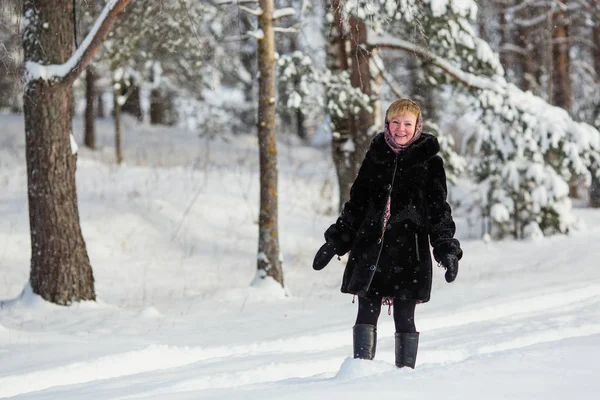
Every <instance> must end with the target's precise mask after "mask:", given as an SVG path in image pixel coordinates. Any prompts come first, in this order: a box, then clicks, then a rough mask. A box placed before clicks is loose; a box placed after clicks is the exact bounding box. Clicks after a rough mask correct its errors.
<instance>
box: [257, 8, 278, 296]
mask: <svg viewBox="0 0 600 400" xmlns="http://www.w3.org/2000/svg"><path fill="white" fill-rule="evenodd" d="M259 5H260V9H261V10H262V14H261V15H260V16H259V17H258V28H259V29H260V30H262V32H263V34H264V36H263V38H261V39H259V40H258V70H259V71H260V75H259V78H258V87H259V89H258V147H259V159H260V214H259V221H258V224H259V228H258V229H259V231H258V233H259V234H258V257H257V268H258V271H257V272H258V276H260V277H263V278H264V277H266V276H270V277H272V278H273V279H275V280H276V281H277V282H279V283H280V284H281V286H283V285H284V282H283V270H282V267H281V260H280V252H279V230H278V204H277V179H278V176H277V175H278V167H277V141H276V132H275V62H276V60H275V37H274V30H273V11H274V3H273V0H260V2H259Z"/></svg>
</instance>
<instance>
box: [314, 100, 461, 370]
mask: <svg viewBox="0 0 600 400" xmlns="http://www.w3.org/2000/svg"><path fill="white" fill-rule="evenodd" d="M422 125H423V124H422V117H421V109H420V107H419V105H418V104H417V103H415V102H414V101H411V100H408V99H401V100H397V101H395V102H394V103H392V104H391V106H390V107H389V109H388V110H387V112H386V118H385V129H384V132H382V133H380V134H378V135H377V136H375V138H374V139H373V141H372V143H371V146H370V148H369V150H368V152H367V154H366V156H365V159H364V160H363V163H362V165H361V167H360V170H359V173H358V176H357V178H356V180H355V181H354V183H353V185H352V188H351V190H350V200H349V201H348V202H347V203H346V204H344V208H343V211H342V213H341V215H340V217H339V218H338V219H337V221H336V223H335V224H333V225H332V226H331V227H329V229H327V231H326V232H325V241H326V243H325V244H324V245H323V246H322V247H321V248H320V249H319V251H318V252H317V254H316V256H315V259H314V263H313V268H314V269H316V270H320V269H323V268H324V267H325V266H326V265H327V264H328V263H329V261H330V260H331V258H332V257H333V256H334V255H335V254H337V255H343V254H346V253H347V252H348V251H350V255H349V258H348V264H347V265H346V269H345V271H344V277H343V281H342V288H341V290H342V292H343V293H351V294H354V295H358V296H359V298H358V315H357V318H356V323H355V325H354V327H353V339H354V358H362V359H369V360H371V359H373V357H374V356H375V348H376V343H377V320H378V318H379V313H380V311H381V306H382V304H389V305H391V304H393V305H394V324H395V328H396V334H395V345H396V352H395V353H396V366H397V367H400V368H401V367H404V366H407V367H410V368H414V367H415V363H416V356H417V348H418V342H419V332H417V330H416V327H415V323H414V312H415V306H416V304H418V303H425V302H427V301H429V298H430V292H431V280H432V279H431V278H432V267H431V264H432V263H431V256H430V250H429V245H430V243H431V246H432V247H433V255H434V257H435V259H436V260H437V261H438V263H439V264H440V265H441V266H443V267H444V268H446V274H445V277H446V281H448V282H452V281H454V279H455V278H456V275H457V273H458V260H460V259H461V257H462V250H461V248H460V243H459V242H458V240H456V239H454V233H455V224H454V221H453V219H452V214H451V209H450V205H449V204H448V202H447V201H446V196H447V187H446V174H445V172H444V166H443V162H442V159H441V158H440V156H439V155H437V153H438V152H439V150H440V146H439V144H438V141H437V139H436V138H435V136H433V135H430V134H427V133H422Z"/></svg>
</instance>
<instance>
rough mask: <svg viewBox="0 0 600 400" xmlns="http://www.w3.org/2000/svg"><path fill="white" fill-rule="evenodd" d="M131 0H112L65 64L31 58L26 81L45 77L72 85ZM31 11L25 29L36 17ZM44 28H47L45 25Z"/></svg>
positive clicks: (26, 64) (26, 72)
mask: <svg viewBox="0 0 600 400" xmlns="http://www.w3.org/2000/svg"><path fill="white" fill-rule="evenodd" d="M130 2H131V0H110V1H109V2H108V3H107V4H106V6H105V7H104V10H103V11H102V13H101V15H100V17H98V19H97V20H96V23H95V24H94V26H93V27H92V29H91V31H90V32H89V33H88V35H87V36H86V38H85V39H84V40H83V42H82V43H81V46H80V47H79V48H78V49H77V50H76V51H75V53H73V55H72V56H71V57H70V58H69V59H68V60H67V61H66V62H65V63H64V64H59V65H56V64H52V65H44V64H41V63H39V62H37V61H32V60H29V61H27V62H26V63H25V73H24V76H25V81H26V82H29V81H32V80H38V79H43V80H46V81H49V82H55V83H58V84H61V85H67V86H70V85H71V84H72V83H73V82H74V81H75V79H77V77H78V76H79V74H80V73H81V71H83V70H84V69H85V68H86V67H87V65H88V64H89V63H90V61H91V60H92V57H93V56H94V54H95V53H96V51H97V50H98V48H99V47H100V45H101V44H102V42H103V41H104V39H105V38H106V35H108V32H109V31H110V29H111V27H112V25H113V23H114V21H115V19H116V18H117V16H118V15H119V14H120V13H121V12H122V11H123V10H124V9H125V7H127V5H128V4H129V3H130ZM31 14H33V13H29V14H28V15H25V20H24V25H25V27H26V28H25V30H26V32H27V29H28V27H29V24H30V23H31V21H30V19H31V18H32V17H34V16H33V15H31ZM43 28H44V29H45V28H47V27H46V26H43Z"/></svg>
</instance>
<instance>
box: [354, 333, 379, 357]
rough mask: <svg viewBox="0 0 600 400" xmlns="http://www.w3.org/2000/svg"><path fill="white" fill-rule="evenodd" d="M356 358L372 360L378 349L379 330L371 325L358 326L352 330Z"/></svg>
mask: <svg viewBox="0 0 600 400" xmlns="http://www.w3.org/2000/svg"><path fill="white" fill-rule="evenodd" d="M352 333H353V335H352V338H353V341H354V358H361V359H363V360H372V359H373V358H374V357H375V348H376V347H377V328H376V327H375V325H370V324H357V325H354V327H353V328H352Z"/></svg>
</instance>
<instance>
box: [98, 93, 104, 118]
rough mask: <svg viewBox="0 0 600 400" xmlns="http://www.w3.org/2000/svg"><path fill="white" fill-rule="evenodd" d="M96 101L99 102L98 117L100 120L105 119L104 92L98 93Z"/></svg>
mask: <svg viewBox="0 0 600 400" xmlns="http://www.w3.org/2000/svg"><path fill="white" fill-rule="evenodd" d="M96 101H97V102H98V103H97V104H98V107H97V109H96V116H97V117H98V118H104V100H102V92H100V93H98V96H97V99H96Z"/></svg>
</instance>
